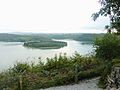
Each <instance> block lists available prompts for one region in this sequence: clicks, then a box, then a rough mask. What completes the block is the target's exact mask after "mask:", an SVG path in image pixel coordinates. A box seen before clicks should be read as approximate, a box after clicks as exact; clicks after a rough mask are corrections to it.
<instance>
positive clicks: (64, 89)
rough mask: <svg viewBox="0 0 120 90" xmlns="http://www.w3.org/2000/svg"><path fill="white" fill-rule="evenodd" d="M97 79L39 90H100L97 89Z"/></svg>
mask: <svg viewBox="0 0 120 90" xmlns="http://www.w3.org/2000/svg"><path fill="white" fill-rule="evenodd" d="M97 83H98V78H94V79H90V80H86V81H82V82H80V83H79V84H74V85H67V86H58V87H51V88H47V89H40V90H102V89H100V88H98V87H97V85H96V84H97Z"/></svg>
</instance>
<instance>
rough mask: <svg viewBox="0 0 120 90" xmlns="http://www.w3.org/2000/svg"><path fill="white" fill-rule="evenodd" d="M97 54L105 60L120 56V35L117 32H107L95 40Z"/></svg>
mask: <svg viewBox="0 0 120 90" xmlns="http://www.w3.org/2000/svg"><path fill="white" fill-rule="evenodd" d="M94 45H95V48H96V56H97V57H99V58H102V59H103V60H112V59H115V58H119V57H120V37H119V36H117V35H115V34H106V35H105V36H104V37H102V38H97V39H96V41H95V44H94Z"/></svg>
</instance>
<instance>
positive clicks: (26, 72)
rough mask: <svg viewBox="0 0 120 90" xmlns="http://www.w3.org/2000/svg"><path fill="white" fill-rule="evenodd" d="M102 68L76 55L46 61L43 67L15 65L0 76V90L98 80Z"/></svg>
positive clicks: (89, 58) (32, 89) (25, 88)
mask: <svg viewBox="0 0 120 90" xmlns="http://www.w3.org/2000/svg"><path fill="white" fill-rule="evenodd" d="M103 68H104V65H103V64H102V62H99V60H97V59H95V58H94V57H83V56H81V55H79V54H78V53H75V55H74V56H72V57H66V54H64V55H61V54H60V55H59V56H55V57H54V58H47V62H46V63H42V62H39V63H38V64H34V63H32V64H29V63H17V64H16V65H14V67H12V68H10V69H9V70H7V71H5V72H2V73H0V90H4V89H5V90H20V89H22V90H36V89H40V88H47V87H52V86H58V85H67V84H72V83H75V82H78V81H79V80H84V79H89V78H93V77H96V76H99V75H100V74H101V72H102V71H103ZM76 79H77V80H76Z"/></svg>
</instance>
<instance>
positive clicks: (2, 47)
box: [0, 40, 93, 70]
mask: <svg viewBox="0 0 120 90" xmlns="http://www.w3.org/2000/svg"><path fill="white" fill-rule="evenodd" d="M60 41H64V42H67V46H65V47H63V48H60V49H44V50H42V49H31V48H26V47H23V43H21V42H0V70H4V69H7V68H9V67H11V66H13V65H14V64H15V63H16V62H24V61H27V62H38V61H39V59H38V58H39V57H41V60H42V61H43V62H46V58H47V57H54V56H55V54H57V55H59V54H60V53H67V56H72V55H73V54H74V53H75V51H76V52H78V53H80V54H81V55H86V54H88V53H90V52H92V51H93V46H92V44H82V43H81V42H78V41H75V40H60Z"/></svg>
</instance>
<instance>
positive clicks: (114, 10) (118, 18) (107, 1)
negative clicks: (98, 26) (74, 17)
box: [92, 0, 120, 34]
mask: <svg viewBox="0 0 120 90" xmlns="http://www.w3.org/2000/svg"><path fill="white" fill-rule="evenodd" d="M99 3H100V4H101V6H102V7H101V9H100V10H99V11H98V12H97V13H94V14H93V15H92V17H93V19H94V20H96V19H97V18H98V17H99V16H100V15H101V16H109V18H110V26H111V28H112V29H115V30H117V33H118V34H120V26H119V25H120V0H99Z"/></svg>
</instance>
